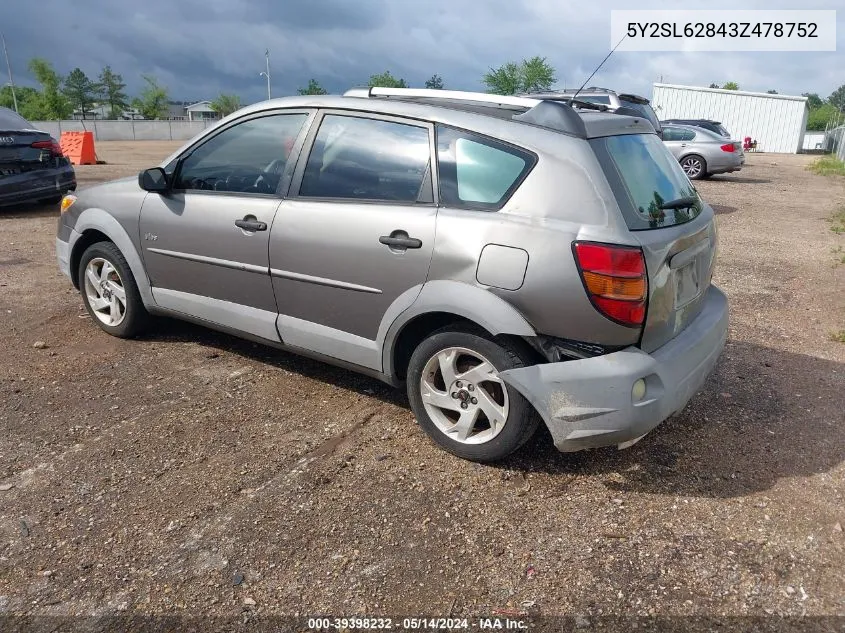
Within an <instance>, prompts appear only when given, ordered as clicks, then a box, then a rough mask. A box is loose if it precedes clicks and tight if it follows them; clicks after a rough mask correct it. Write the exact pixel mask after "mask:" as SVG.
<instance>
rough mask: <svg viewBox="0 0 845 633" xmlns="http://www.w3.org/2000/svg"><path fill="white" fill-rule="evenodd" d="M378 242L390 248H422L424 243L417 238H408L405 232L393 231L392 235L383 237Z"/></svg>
mask: <svg viewBox="0 0 845 633" xmlns="http://www.w3.org/2000/svg"><path fill="white" fill-rule="evenodd" d="M378 241H379V242H380V243H382V244H384V245H385V246H389V247H390V248H398V249H403V248H421V247H422V241H421V240H418V239H417V238H415V237H408V234H407V233H406V232H405V231H393V232H392V233H391V234H390V235H382V236H381V237H380V238H378Z"/></svg>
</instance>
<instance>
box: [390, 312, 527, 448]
mask: <svg viewBox="0 0 845 633" xmlns="http://www.w3.org/2000/svg"><path fill="white" fill-rule="evenodd" d="M531 364H533V360H532V358H531V354H530V352H529V351H528V350H527V349H522V348H521V347H519V346H517V345H514V344H511V343H509V342H507V341H503V340H500V339H495V340H493V339H491V338H490V337H489V336H488V335H487V334H486V333H484V332H481V331H478V330H470V329H456V328H455V327H448V328H444V329H442V330H439V331H437V332H435V333H434V334H432V335H431V336H429V337H428V338H427V339H425V340H424V341H423V342H422V343H420V344H419V346H417V348H416V349H415V350H414V353H413V354H412V355H411V361H410V363H409V366H408V378H407V389H408V400H409V401H410V403H411V410H412V411H413V412H414V415H415V416H416V418H417V421H418V422H419V423H420V426H421V427H422V429H423V430H424V431H425V432H426V434H427V435H428V436H429V437H430V438H431V439H432V440H434V441H435V442H436V443H437V444H438V445H440V446H441V447H442V448H444V449H446V450H447V451H449V452H450V453H452V454H453V455H457V456H458V457H462V458H463V459H468V460H471V461H477V462H492V461H497V460H500V459H504V458H505V457H507V456H508V455H510V454H511V453H513V452H514V451H515V450H517V449H518V448H519V447H520V446H522V445H523V444H525V442H527V441H528V440H529V439H530V438H531V436H532V435H534V432H535V431H536V430H537V426H538V424H539V416H538V415H537V413H536V412H535V411H534V409H533V407H532V406H531V404H530V403H529V402H528V401H527V400H526V399H525V398H524V397H523V396H522V394H520V393H519V392H518V391H517V390H516V389H514V388H513V387H511V386H509V385H507V384H506V383H505V382H504V381H502V380H501V378H500V377H499V372H502V371H505V370H508V369H513V368H517V367H525V366H528V365H531Z"/></svg>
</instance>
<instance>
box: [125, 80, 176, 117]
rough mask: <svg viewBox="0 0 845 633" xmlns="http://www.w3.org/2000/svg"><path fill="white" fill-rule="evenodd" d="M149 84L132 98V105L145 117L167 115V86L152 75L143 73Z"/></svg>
mask: <svg viewBox="0 0 845 633" xmlns="http://www.w3.org/2000/svg"><path fill="white" fill-rule="evenodd" d="M141 76H142V77H143V78H144V81H145V82H146V84H147V86H146V87H145V88H144V89H143V90H141V92H140V94H139V95H138V96H137V97H135V98H134V99H133V100H132V107H133V108H135V109H136V110H137V111H138V112H140V113H141V116H143V117H144V118H145V119H160V118H162V117H163V116H165V115H167V110H168V104H167V88H165V87H164V86H162V85H161V84H159V83H158V80H157V79H156V78H155V77H153V76H152V75H141Z"/></svg>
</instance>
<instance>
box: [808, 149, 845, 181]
mask: <svg viewBox="0 0 845 633" xmlns="http://www.w3.org/2000/svg"><path fill="white" fill-rule="evenodd" d="M807 169H809V170H810V171H811V172H813V173H814V174H821V175H822V176H845V163H843V162H842V161H841V160H839V159H838V158H836V156H833V155H832V154H828V155H827V156H822V157H821V158H817V159H816V160H814V161H813V162H812V163H810V164H809V165H807Z"/></svg>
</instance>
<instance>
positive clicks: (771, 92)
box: [766, 90, 778, 95]
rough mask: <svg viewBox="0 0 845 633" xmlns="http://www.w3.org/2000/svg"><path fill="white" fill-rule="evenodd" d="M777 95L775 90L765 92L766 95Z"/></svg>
mask: <svg viewBox="0 0 845 633" xmlns="http://www.w3.org/2000/svg"><path fill="white" fill-rule="evenodd" d="M777 93H778V91H777V90H766V94H770V95H776V94H777Z"/></svg>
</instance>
